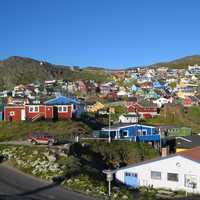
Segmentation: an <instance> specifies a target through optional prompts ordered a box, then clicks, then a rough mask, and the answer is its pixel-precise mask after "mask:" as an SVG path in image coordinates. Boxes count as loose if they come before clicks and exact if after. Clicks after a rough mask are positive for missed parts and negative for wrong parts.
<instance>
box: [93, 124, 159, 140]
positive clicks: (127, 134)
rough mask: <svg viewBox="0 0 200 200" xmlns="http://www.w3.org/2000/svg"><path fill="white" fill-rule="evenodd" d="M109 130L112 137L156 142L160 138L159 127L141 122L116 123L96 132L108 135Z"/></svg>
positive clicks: (100, 135)
mask: <svg viewBox="0 0 200 200" xmlns="http://www.w3.org/2000/svg"><path fill="white" fill-rule="evenodd" d="M109 132H110V136H111V137H112V138H113V139H120V140H132V141H138V142H140V141H141V142H158V143H159V142H160V140H161V136H160V129H159V127H154V126H147V125H142V124H126V125H124V124H118V125H114V126H111V127H110V128H109V127H106V128H102V129H101V130H100V131H99V132H98V134H99V135H98V137H102V138H104V137H105V138H106V137H109ZM96 136H97V135H96Z"/></svg>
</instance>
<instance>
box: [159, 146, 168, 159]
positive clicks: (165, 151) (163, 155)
mask: <svg viewBox="0 0 200 200" xmlns="http://www.w3.org/2000/svg"><path fill="white" fill-rule="evenodd" d="M168 155H169V146H167V147H164V148H162V149H161V156H162V157H166V156H168Z"/></svg>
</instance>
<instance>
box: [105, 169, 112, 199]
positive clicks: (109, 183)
mask: <svg viewBox="0 0 200 200" xmlns="http://www.w3.org/2000/svg"><path fill="white" fill-rule="evenodd" d="M103 173H104V174H106V180H107V181H108V197H109V198H111V181H112V180H113V174H114V172H113V171H111V170H109V169H108V170H103Z"/></svg>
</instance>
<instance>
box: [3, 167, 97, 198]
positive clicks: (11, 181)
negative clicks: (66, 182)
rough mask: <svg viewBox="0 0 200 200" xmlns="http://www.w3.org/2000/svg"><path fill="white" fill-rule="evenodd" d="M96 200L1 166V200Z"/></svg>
mask: <svg viewBox="0 0 200 200" xmlns="http://www.w3.org/2000/svg"><path fill="white" fill-rule="evenodd" d="M14 199H15V200H54V199H55V200H95V198H92V197H88V196H85V195H83V194H79V193H75V192H72V191H67V190H64V189H62V188H60V187H59V184H57V183H53V182H52V183H48V182H42V181H40V180H38V179H36V178H33V177H31V176H27V175H25V174H23V173H21V172H18V171H16V170H15V169H12V168H10V167H7V166H4V165H0V200H14Z"/></svg>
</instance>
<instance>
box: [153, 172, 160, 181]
mask: <svg viewBox="0 0 200 200" xmlns="http://www.w3.org/2000/svg"><path fill="white" fill-rule="evenodd" d="M151 179H156V180H161V172H157V171H151Z"/></svg>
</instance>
